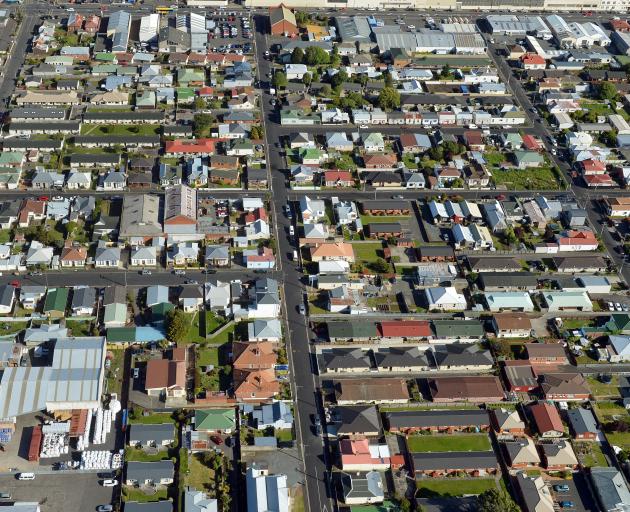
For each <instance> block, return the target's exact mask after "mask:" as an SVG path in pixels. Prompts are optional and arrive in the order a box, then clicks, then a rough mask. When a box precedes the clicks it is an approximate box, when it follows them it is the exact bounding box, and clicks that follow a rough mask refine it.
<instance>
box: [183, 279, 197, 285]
mask: <svg viewBox="0 0 630 512" xmlns="http://www.w3.org/2000/svg"><path fill="white" fill-rule="evenodd" d="M186 284H199V283H198V282H197V281H195V280H194V279H186Z"/></svg>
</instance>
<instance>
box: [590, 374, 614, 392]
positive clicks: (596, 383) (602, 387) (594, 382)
mask: <svg viewBox="0 0 630 512" xmlns="http://www.w3.org/2000/svg"><path fill="white" fill-rule="evenodd" d="M611 379H612V380H611V381H610V383H609V384H606V383H604V382H602V381H601V380H599V378H597V377H591V376H589V377H586V382H587V383H588V387H589V388H590V390H591V393H592V394H593V396H594V397H595V398H615V397H618V396H619V388H618V386H619V377H618V376H617V375H611Z"/></svg>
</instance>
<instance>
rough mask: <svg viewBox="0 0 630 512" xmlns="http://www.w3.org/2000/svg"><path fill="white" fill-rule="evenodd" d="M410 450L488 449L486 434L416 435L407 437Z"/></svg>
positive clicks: (459, 450)
mask: <svg viewBox="0 0 630 512" xmlns="http://www.w3.org/2000/svg"><path fill="white" fill-rule="evenodd" d="M407 445H408V446H409V451H410V452H469V451H484V450H490V449H491V447H490V439H488V436H487V435H486V434H453V435H430V436H428V435H418V436H410V437H409V438H408V439H407Z"/></svg>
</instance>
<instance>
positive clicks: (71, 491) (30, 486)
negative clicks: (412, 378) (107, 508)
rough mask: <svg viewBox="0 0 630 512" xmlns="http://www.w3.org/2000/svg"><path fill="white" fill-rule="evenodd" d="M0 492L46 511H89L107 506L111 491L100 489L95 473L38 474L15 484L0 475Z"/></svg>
mask: <svg viewBox="0 0 630 512" xmlns="http://www.w3.org/2000/svg"><path fill="white" fill-rule="evenodd" d="M0 492H8V493H10V494H11V500H15V501H37V502H39V503H40V504H45V508H42V510H45V511H46V512H68V511H70V510H72V511H76V512H90V511H93V510H96V507H98V506H99V505H104V504H107V503H111V500H112V495H113V492H112V488H108V487H102V486H101V485H99V483H98V478H97V476H96V474H95V473H53V474H38V475H37V477H36V478H35V480H34V481H30V482H29V481H19V480H17V479H16V478H15V476H13V475H1V476H0Z"/></svg>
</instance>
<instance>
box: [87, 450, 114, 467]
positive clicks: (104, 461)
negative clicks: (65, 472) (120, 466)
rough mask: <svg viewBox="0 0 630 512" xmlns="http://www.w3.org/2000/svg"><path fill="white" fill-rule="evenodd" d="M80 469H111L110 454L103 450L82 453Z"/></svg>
mask: <svg viewBox="0 0 630 512" xmlns="http://www.w3.org/2000/svg"><path fill="white" fill-rule="evenodd" d="M80 468H81V469H112V453H111V452H108V451H105V450H95V451H89V452H83V453H82V454H81V465H80Z"/></svg>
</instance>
